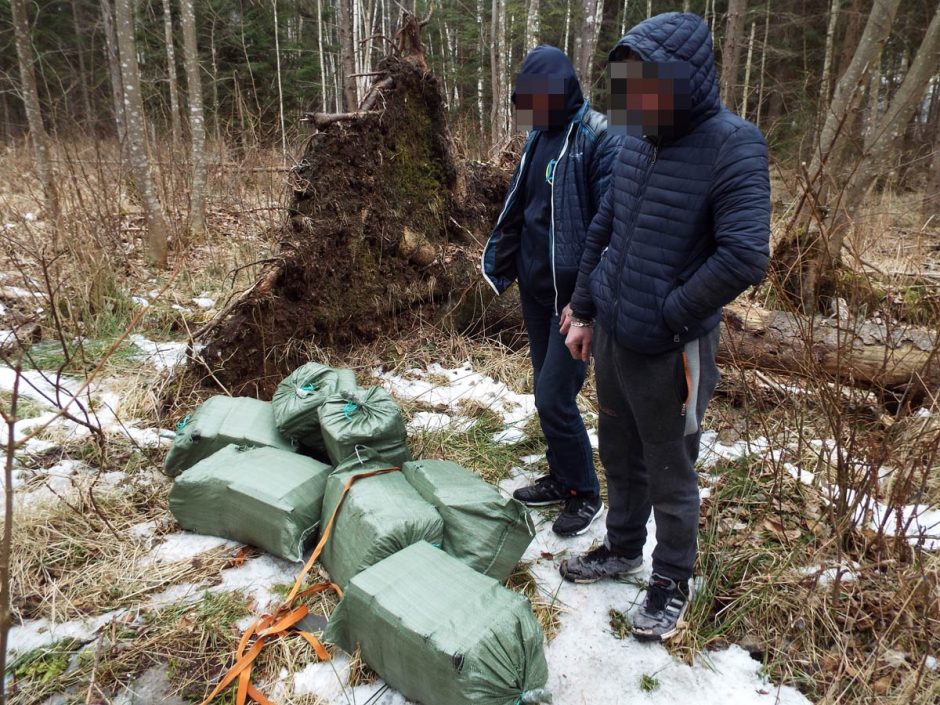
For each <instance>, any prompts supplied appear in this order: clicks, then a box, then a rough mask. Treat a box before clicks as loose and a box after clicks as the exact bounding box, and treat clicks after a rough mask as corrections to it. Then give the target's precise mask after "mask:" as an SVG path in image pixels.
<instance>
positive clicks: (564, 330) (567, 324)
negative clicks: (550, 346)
mask: <svg viewBox="0 0 940 705" xmlns="http://www.w3.org/2000/svg"><path fill="white" fill-rule="evenodd" d="M570 328H571V304H568V305H567V306H565V307H564V308H563V309H562V310H561V322H560V323H559V324H558V330H559V332H560V333H561V334H562V335H568V330H569V329H570Z"/></svg>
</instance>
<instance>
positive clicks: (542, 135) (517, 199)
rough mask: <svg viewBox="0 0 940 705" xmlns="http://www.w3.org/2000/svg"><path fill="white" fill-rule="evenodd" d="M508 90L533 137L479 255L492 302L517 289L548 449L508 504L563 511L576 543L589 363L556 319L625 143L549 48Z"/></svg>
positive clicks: (588, 492) (562, 521)
mask: <svg viewBox="0 0 940 705" xmlns="http://www.w3.org/2000/svg"><path fill="white" fill-rule="evenodd" d="M515 88H516V90H515V91H514V93H513V102H514V103H515V106H516V116H517V122H518V123H519V124H520V125H521V126H523V127H527V128H529V129H530V131H529V134H528V138H527V140H526V143H525V148H524V149H523V153H522V158H521V159H520V161H519V165H518V166H517V168H516V172H515V174H514V175H513V177H512V181H511V182H510V186H509V191H508V193H507V195H506V201H505V204H504V206H503V210H502V212H501V213H500V216H499V219H498V220H497V221H496V225H495V227H494V228H493V232H492V235H491V236H490V239H489V241H488V242H487V244H486V247H485V248H484V250H483V275H484V277H485V278H486V280H487V282H489V284H490V286H492V287H493V289H494V290H495V291H496V293H497V294H501V293H502V292H503V291H505V290H506V288H508V287H509V286H510V285H511V284H512V282H513V281H514V280H516V279H518V281H519V292H520V298H521V301H522V315H523V319H524V322H525V326H526V330H527V331H528V334H529V348H530V354H531V358H532V366H533V369H534V377H535V405H536V408H537V409H538V413H539V421H540V423H541V425H542V431H543V432H544V434H545V440H546V443H547V446H548V452H547V457H548V465H549V474H548V475H545V476H544V477H542V478H540V479H538V480H537V481H536V482H535V484H533V485H531V486H528V487H524V488H522V489H519V490H517V491H516V492H515V494H514V496H515V497H516V499H518V500H520V501H521V502H523V503H525V504H527V505H529V506H541V505H548V504H554V503H564V504H565V507H564V510H563V511H562V513H561V515H560V516H559V517H558V519H557V520H556V521H555V523H554V525H553V529H554V531H555V532H556V533H557V534H560V535H562V536H574V535H577V534H581V533H583V532H585V531H587V528H588V527H589V526H590V524H591V522H593V521H594V519H596V518H597V517H598V516H599V515H600V514H601V512H602V511H603V504H602V503H601V500H600V494H599V486H598V482H597V474H596V472H595V470H594V461H593V455H592V450H591V443H590V441H589V439H588V435H587V432H586V430H585V428H584V422H583V420H582V419H581V413H580V411H579V410H578V406H577V403H576V398H577V395H578V392H579V391H580V390H581V386H582V384H583V383H584V378H585V375H586V373H587V364H586V362H584V361H582V360H573V359H572V357H571V355H570V354H568V351H567V349H566V348H565V338H564V335H562V334H561V332H560V330H559V327H560V314H561V312H562V310H563V309H564V308H565V307H566V306H567V304H568V302H569V300H570V298H571V292H572V291H573V290H574V285H575V281H576V279H577V275H578V269H579V267H580V264H581V254H582V251H583V248H584V239H585V236H586V234H587V228H588V226H589V225H590V223H591V220H592V218H593V217H594V215H595V213H597V209H598V207H599V206H600V202H601V199H602V197H603V195H604V192H605V191H606V189H607V184H608V181H609V176H610V167H611V164H612V163H613V160H614V157H615V155H616V152H617V151H618V150H619V148H620V145H621V144H622V142H623V138H622V137H620V136H613V135H609V134H608V133H607V119H606V117H605V116H604V115H603V114H601V113H598V112H596V111H594V110H591V109H590V106H589V104H588V101H587V100H586V99H585V98H584V96H583V95H582V93H581V86H580V84H579V83H578V79H577V76H576V74H575V72H574V67H573V66H572V65H571V61H570V60H569V59H568V57H567V56H565V54H564V52H562V51H560V50H559V49H556V48H555V47H551V46H546V45H542V46H538V47H536V48H535V49H533V50H532V51H531V52H529V54H528V55H527V56H526V58H525V61H524V62H523V64H522V68H521V70H520V72H519V75H518V76H517V79H516V87H515Z"/></svg>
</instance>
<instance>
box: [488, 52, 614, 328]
mask: <svg viewBox="0 0 940 705" xmlns="http://www.w3.org/2000/svg"><path fill="white" fill-rule="evenodd" d="M568 65H569V66H570V62H568ZM571 75H572V78H574V80H577V79H576V78H575V77H574V70H573V69H571ZM537 138H538V132H537V131H536V130H532V131H531V132H530V133H529V136H528V139H527V140H526V144H525V147H524V149H523V152H522V158H521V159H520V161H519V164H518V165H517V166H516V171H515V173H514V174H513V176H512V180H511V181H510V182H509V191H508V192H507V194H506V199H505V203H504V205H503V210H502V212H501V213H500V215H499V218H498V219H497V221H496V225H495V226H494V227H493V231H492V233H491V234H490V238H489V240H488V241H487V243H486V247H484V248H483V262H482V269H483V276H484V278H485V279H486V281H487V282H488V283H489V285H490V286H491V287H492V288H493V290H494V291H496V293H497V294H501V293H503V292H504V291H505V290H506V289H507V288H509V286H510V285H511V284H512V283H513V282H514V281H515V280H516V277H517V271H516V265H517V255H518V253H519V248H520V243H521V235H522V225H523V210H524V208H525V204H524V203H523V202H522V199H520V198H517V197H516V196H517V193H518V191H519V188H518V187H519V186H520V185H521V184H524V183H525V174H526V167H527V156H528V155H529V153H530V152H531V150H532V147H533V144H534V142H535V140H536V139H537ZM624 139H625V138H624V137H623V136H621V135H614V134H610V133H608V132H607V117H606V116H605V115H603V114H602V113H599V112H597V111H595V110H591V108H590V105H589V103H588V101H587V100H584V101H583V103H582V104H581V106H580V108H579V109H577V110H576V111H575V112H574V114H573V115H572V117H571V120H570V122H569V123H568V125H567V127H566V128H565V139H564V143H563V145H562V148H561V150H560V152H559V155H558V157H557V163H556V165H555V171H554V178H553V181H552V203H551V213H552V222H551V229H550V233H549V247H548V250H547V251H546V253H545V256H546V257H547V258H548V259H549V263H550V266H551V271H552V277H553V281H552V284H553V288H554V294H555V296H554V298H555V301H554V308H555V311H556V313H557V312H559V311H560V310H561V308H562V307H564V306H566V305H567V304H568V302H569V300H570V298H571V294H572V292H573V291H574V286H575V282H576V281H577V277H578V272H579V268H580V264H581V255H582V253H583V251H584V245H585V241H586V237H587V231H588V226H590V224H591V221H592V219H593V218H594V216H595V214H596V213H597V212H598V208H599V207H600V205H601V201H602V199H603V196H604V193H605V192H606V191H607V186H608V183H609V181H610V172H611V167H612V165H613V162H614V159H615V158H616V155H617V152H618V151H619V150H620V146H621V145H622V144H623V142H624Z"/></svg>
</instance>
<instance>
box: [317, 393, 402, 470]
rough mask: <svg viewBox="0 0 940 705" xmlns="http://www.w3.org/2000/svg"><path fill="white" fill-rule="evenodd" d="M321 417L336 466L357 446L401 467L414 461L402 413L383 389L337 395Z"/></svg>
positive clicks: (322, 407)
mask: <svg viewBox="0 0 940 705" xmlns="http://www.w3.org/2000/svg"><path fill="white" fill-rule="evenodd" d="M318 414H319V418H320V430H321V432H322V433H323V443H324V445H325V446H326V452H327V454H328V455H329V456H330V462H332V463H333V464H334V465H336V464H338V463H342V462H343V461H344V460H345V459H346V458H348V457H349V456H350V455H352V454H353V452H354V451H355V449H356V446H366V447H368V448H371V449H372V450H374V451H375V452H376V453H378V454H379V456H381V457H382V459H383V460H385V461H387V462H388V463H390V464H391V465H397V466H399V467H400V466H401V464H402V463H404V462H406V461H408V460H411V453H410V451H409V450H408V446H407V445H406V444H405V439H406V437H407V435H408V434H407V431H406V430H405V422H404V420H403V419H402V417H401V411H400V410H399V408H398V404H396V403H395V400H394V399H392V397H391V396H390V395H389V393H388V392H386V391H385V390H384V389H382V388H381V387H370V388H369V389H359V390H356V391H354V392H349V391H345V392H340V393H338V394H333V395H331V396H329V397H328V398H327V400H326V401H325V402H323V404H322V405H321V406H320V409H319V411H318Z"/></svg>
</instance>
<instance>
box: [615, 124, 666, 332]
mask: <svg viewBox="0 0 940 705" xmlns="http://www.w3.org/2000/svg"><path fill="white" fill-rule="evenodd" d="M650 146H651V147H652V148H653V153H652V154H651V155H650V156H649V157H648V158H647V160H646V174H645V178H644V179H643V186H642V188H641V189H640V193H639V194H638V196H637V205H638V206H639V204H640V203H641V202H642V200H643V198H645V196H646V189H647V187H648V186H649V183H650V177H651V176H652V175H653V167H655V166H656V159H657V158H658V157H659V147H658V146H656V144H655V143H653V142H650ZM639 219H640V209H639V207H638V208H636V209H635V210H634V214H633V222H632V223H630V240H631V241H632V240H633V237H634V233H633V232H632V231H633V230H635V229H636V224H637V221H638V220H639ZM628 245H629V243H624V246H625V248H624V251H623V252H622V253H621V257H626V256H627V250H626V247H627V246H628ZM608 247H609V245H608ZM620 265H621V267H622V266H623V260H622V259H621V262H620ZM622 280H623V277H622V276H620V275H619V273H618V276H617V286H616V289H615V290H614V320H613V325H614V326H616V325H617V320H618V319H619V318H620V282H621V281H622Z"/></svg>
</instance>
